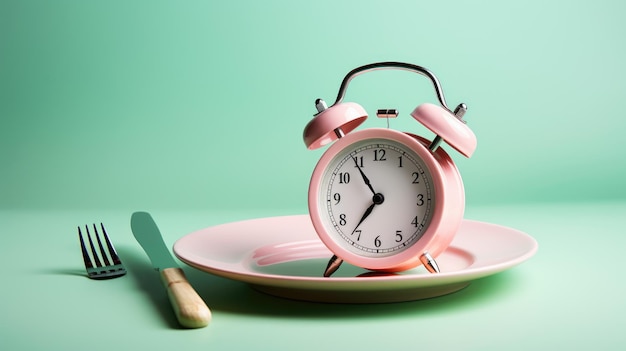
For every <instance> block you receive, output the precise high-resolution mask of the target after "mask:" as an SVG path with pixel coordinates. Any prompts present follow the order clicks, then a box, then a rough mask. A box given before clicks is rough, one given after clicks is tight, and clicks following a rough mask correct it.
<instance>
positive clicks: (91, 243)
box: [85, 225, 102, 267]
mask: <svg viewBox="0 0 626 351" xmlns="http://www.w3.org/2000/svg"><path fill="white" fill-rule="evenodd" d="M85 230H86V231H87V239H89V246H90V247H91V253H92V255H93V260H94V261H96V267H102V263H101V262H100V259H99V258H98V253H97V252H96V248H95V247H94V245H93V241H92V240H91V234H89V227H88V226H86V225H85Z"/></svg>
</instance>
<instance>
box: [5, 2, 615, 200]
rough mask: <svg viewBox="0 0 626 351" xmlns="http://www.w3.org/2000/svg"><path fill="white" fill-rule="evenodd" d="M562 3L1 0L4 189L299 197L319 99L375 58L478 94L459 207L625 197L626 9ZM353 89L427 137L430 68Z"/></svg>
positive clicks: (83, 195)
mask: <svg viewBox="0 0 626 351" xmlns="http://www.w3.org/2000/svg"><path fill="white" fill-rule="evenodd" d="M564 6H565V5H564V3H563V2H561V1H524V2H503V1H479V2H470V1H467V2H463V1H436V2H434V1H433V2H418V1H385V2H382V1H360V2H351V1H343V2H341V1H316V2H294V1H258V2H254V1H228V2H227V1H183V2H174V1H106V2H102V1H50V2H49V1H39V2H36V1H6V0H3V1H2V5H1V7H0V16H1V17H0V52H1V55H0V94H1V95H0V101H1V102H0V116H1V125H0V143H1V144H0V165H1V166H2V173H1V180H2V181H1V182H0V194H1V196H0V207H4V208H44V209H45V208H58V207H63V208H66V207H67V208H85V207H87V208H93V207H107V208H120V207H124V208H126V207H128V208H136V207H138V206H139V207H143V208H149V209H150V208H172V209H176V208H200V209H214V208H221V209H224V208H230V209H240V208H248V209H254V208H259V207H272V208H281V209H282V208H297V209H300V210H306V192H307V185H308V179H309V176H310V173H311V171H312V169H313V167H314V165H315V162H316V160H317V159H318V158H319V157H320V155H321V153H322V151H323V150H319V151H308V150H306V148H305V147H304V144H303V142H302V139H301V136H302V130H303V128H304V126H305V125H306V123H307V122H308V121H309V119H310V118H311V117H312V114H313V113H314V112H315V108H314V105H313V102H314V100H315V99H316V98H318V97H322V98H324V99H326V100H327V101H329V102H332V101H334V98H335V97H336V94H337V91H338V88H339V84H340V82H341V80H342V78H343V77H344V76H345V74H346V73H347V72H348V71H350V70H351V69H353V68H355V67H357V66H360V65H363V64H367V63H371V62H376V61H385V60H395V61H405V62H410V63H415V64H420V65H423V66H425V67H427V68H429V69H430V70H432V71H433V72H434V73H435V74H436V75H437V76H438V77H439V79H440V80H441V83H442V85H443V88H444V92H445V93H446V97H447V99H448V101H449V103H450V104H451V105H456V104H457V103H459V102H465V103H467V105H468V106H469V112H468V114H467V117H466V119H467V121H468V124H469V126H470V127H471V128H472V129H473V130H474V131H475V133H476V135H477V137H478V149H477V151H476V153H475V156H474V157H473V158H472V159H469V160H465V159H463V158H462V157H460V156H457V154H454V157H455V160H457V163H458V165H459V168H460V170H461V173H462V175H463V177H464V181H465V185H466V188H467V202H468V206H471V205H475V204H496V203H517V202H534V201H549V202H562V201H566V202H567V201H590V200H601V199H622V198H624V197H625V196H626V187H624V186H622V179H623V177H624V175H626V168H625V167H626V166H625V163H624V162H622V161H621V155H622V149H623V148H624V146H626V143H625V142H624V140H625V139H624V137H623V132H624V128H625V126H626V122H625V121H626V119H624V118H623V116H622V115H621V110H622V101H621V98H623V97H624V91H625V90H624V83H623V82H624V81H625V79H626V70H625V69H624V68H623V62H625V61H626V50H625V47H626V42H625V41H624V40H623V38H622V34H623V33H626V25H625V24H624V22H623V21H622V19H621V17H622V14H623V13H624V11H625V10H626V8H625V6H624V5H623V2H620V1H578V2H571V3H568V5H567V6H566V7H564ZM346 100H348V101H355V102H358V103H360V104H362V105H363V106H364V107H365V108H366V109H367V110H368V111H370V113H373V112H374V111H375V110H376V109H377V108H382V107H396V108H399V109H400V111H401V113H402V116H401V117H402V118H399V119H398V120H397V121H393V123H392V127H394V128H398V129H402V130H407V131H412V132H417V133H420V134H424V135H426V136H428V137H431V136H432V135H430V134H429V133H428V132H427V131H425V130H424V128H422V127H421V126H420V125H418V124H417V123H415V122H414V121H413V120H412V119H411V118H410V117H408V113H409V112H410V111H411V110H412V109H413V108H414V107H415V106H417V105H419V104H421V103H423V102H426V101H435V94H434V90H433V89H432V87H431V86H430V85H429V82H428V81H427V79H425V78H423V77H421V76H418V75H415V74H411V73H408V72H393V71H389V72H374V73H370V74H368V75H364V76H361V77H358V78H357V79H355V80H354V81H353V83H352V84H351V85H350V88H349V90H348V95H347V97H346ZM372 126H381V127H382V126H385V124H384V122H383V121H380V120H377V119H376V118H371V119H370V120H369V121H368V122H367V123H366V125H365V127H372ZM448 149H449V148H448Z"/></svg>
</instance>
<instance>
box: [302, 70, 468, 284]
mask: <svg viewBox="0 0 626 351" xmlns="http://www.w3.org/2000/svg"><path fill="white" fill-rule="evenodd" d="M378 69H401V70H407V71H412V72H416V73H419V74H421V75H424V76H426V77H427V78H429V79H430V80H431V82H432V83H433V85H434V87H435V91H436V93H437V97H438V100H439V102H440V103H441V106H438V105H433V104H429V103H425V104H422V105H420V106H418V107H417V108H415V110H413V112H412V113H411V116H413V118H415V119H416V120H417V121H418V122H420V123H422V124H423V125H424V126H426V127H427V128H428V129H430V130H431V131H432V132H434V133H435V134H436V137H435V138H434V139H433V140H432V141H429V140H427V139H426V138H423V137H420V136H418V135H414V134H411V133H406V132H401V131H396V130H393V129H388V128H370V129H363V130H359V131H354V129H356V128H357V127H358V126H359V125H360V124H361V123H363V122H364V121H365V119H366V118H367V113H366V112H365V110H364V109H363V107H361V106H360V105H358V104H356V103H353V102H342V100H343V97H344V95H345V92H346V89H347V86H348V84H349V82H350V81H351V80H352V78H354V77H356V76H357V75H359V74H362V73H365V72H369V71H372V70H378ZM316 107H317V110H318V113H317V114H316V115H315V117H314V118H313V119H312V120H311V121H310V122H309V123H308V124H307V126H306V127H305V129H304V135H303V137H304V143H305V144H306V146H307V147H308V148H309V149H317V148H320V147H322V146H324V145H327V144H329V143H331V142H334V143H333V144H332V145H331V146H330V147H329V148H328V150H326V152H325V153H324V154H323V155H322V157H321V159H320V160H319V162H318V163H317V165H316V166H315V169H314V171H313V175H312V177H311V182H310V186H309V195H308V206H309V214H310V217H311V221H312V223H313V227H314V228H315V230H316V232H317V234H318V236H319V238H320V239H321V240H322V242H323V243H324V244H325V245H326V246H327V247H328V248H329V249H330V251H331V252H333V253H334V256H333V257H332V258H331V260H330V261H329V263H328V266H327V267H326V271H325V272H324V276H326V277H328V276H330V275H331V274H332V273H333V272H334V271H335V270H337V269H338V268H339V265H340V264H341V263H342V262H343V261H346V262H349V263H351V264H353V265H355V266H359V267H363V268H365V269H369V270H374V271H384V272H398V271H403V270H407V269H411V268H414V267H417V266H418V265H420V264H423V265H424V266H425V267H426V268H427V269H428V271H430V272H433V273H434V272H439V271H440V268H439V266H438V264H437V263H436V261H435V259H436V257H437V256H438V255H439V254H440V253H442V252H443V251H444V250H445V249H446V248H447V247H448V245H449V244H450V242H451V241H452V239H453V238H454V235H455V234H456V232H457V231H458V229H459V226H460V224H461V220H462V219H463V212H464V208H465V192H464V188H463V182H462V180H461V176H460V174H459V171H458V169H457V167H456V165H455V164H454V162H453V161H452V159H451V158H450V156H449V155H448V154H447V153H446V152H445V151H444V150H443V149H442V148H441V147H439V144H440V142H441V141H442V140H443V141H445V142H446V143H447V144H448V145H450V146H451V147H452V148H454V149H455V150H457V151H458V152H460V153H461V154H462V155H464V156H466V157H470V156H471V155H472V154H473V152H474V150H475V149H476V136H475V135H474V133H473V132H472V131H471V130H470V129H469V128H468V127H467V125H466V124H465V122H464V121H463V120H462V117H463V114H464V113H465V111H466V110H467V108H466V106H465V105H464V104H459V105H458V106H457V108H456V109H455V110H454V111H451V110H450V109H449V108H448V106H447V105H446V102H445V98H444V95H443V91H442V89H441V86H440V84H439V81H438V80H437V78H436V77H435V75H434V74H433V73H431V72H430V71H428V70H427V69H425V68H423V67H421V66H417V65H412V64H407V63H401V62H379V63H373V64H369V65H365V66H361V67H358V68H356V69H354V70H352V71H351V72H349V73H348V74H347V75H346V77H345V78H344V79H343V82H342V84H341V87H340V89H339V94H338V96H337V100H336V101H335V103H334V104H333V105H332V106H330V107H326V104H325V103H324V101H323V100H321V99H318V100H316ZM377 115H378V116H379V117H382V118H390V117H396V116H397V115H398V113H397V111H396V110H379V111H378V113H377Z"/></svg>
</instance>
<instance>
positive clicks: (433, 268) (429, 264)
mask: <svg viewBox="0 0 626 351" xmlns="http://www.w3.org/2000/svg"><path fill="white" fill-rule="evenodd" d="M420 261H422V264H423V265H424V267H426V269H427V270H428V271H429V272H430V273H439V272H440V271H439V266H438V265H437V262H436V261H435V259H434V258H433V257H432V256H431V255H430V253H428V251H426V252H424V253H423V254H422V256H420Z"/></svg>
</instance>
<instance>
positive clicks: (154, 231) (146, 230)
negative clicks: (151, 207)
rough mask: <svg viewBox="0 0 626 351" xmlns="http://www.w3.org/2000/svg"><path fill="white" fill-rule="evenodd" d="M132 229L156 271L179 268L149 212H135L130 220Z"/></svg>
mask: <svg viewBox="0 0 626 351" xmlns="http://www.w3.org/2000/svg"><path fill="white" fill-rule="evenodd" d="M130 227H131V230H132V231H133V235H134V236H135V239H137V242H139V244H140V245H141V247H143V249H144V251H145V252H146V254H148V257H149V258H150V262H152V266H153V267H154V269H156V270H158V271H161V270H163V269H165V268H175V267H178V263H176V261H174V258H173V257H172V254H171V253H170V251H169V249H168V248H167V246H166V245H165V242H164V241H163V236H161V232H160V231H159V227H157V225H156V223H155V222H154V220H153V219H152V216H151V215H150V214H149V213H147V212H135V213H133V215H132V216H131V218H130Z"/></svg>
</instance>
